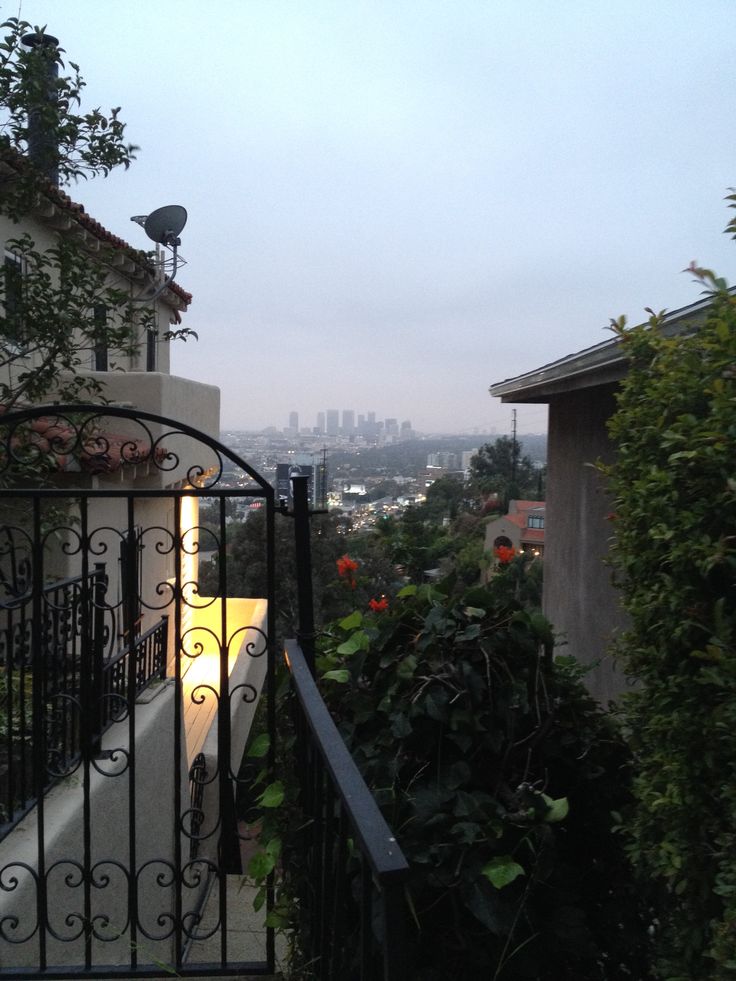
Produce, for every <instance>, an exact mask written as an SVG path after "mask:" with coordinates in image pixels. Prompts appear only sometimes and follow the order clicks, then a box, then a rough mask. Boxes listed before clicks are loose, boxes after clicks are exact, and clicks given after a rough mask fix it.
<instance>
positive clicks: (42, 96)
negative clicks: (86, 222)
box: [23, 33, 59, 187]
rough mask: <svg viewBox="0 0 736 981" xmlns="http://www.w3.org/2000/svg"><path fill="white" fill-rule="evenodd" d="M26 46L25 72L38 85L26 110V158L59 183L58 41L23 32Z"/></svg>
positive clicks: (48, 36) (57, 184)
mask: <svg viewBox="0 0 736 981" xmlns="http://www.w3.org/2000/svg"><path fill="white" fill-rule="evenodd" d="M23 44H24V45H25V46H26V47H27V48H28V49H29V52H28V66H27V69H26V70H27V71H28V72H29V73H30V74H31V79H30V80H31V81H32V82H34V81H36V82H37V84H38V97H37V102H36V105H35V106H33V105H32V106H30V107H29V110H28V157H29V159H30V161H31V163H32V164H33V166H34V167H36V169H37V170H39V171H40V172H41V173H42V174H44V176H45V177H48V179H49V180H50V181H51V183H52V184H55V185H56V186H57V187H58V186H59V147H58V144H57V141H56V136H55V135H54V129H55V126H54V123H55V122H56V121H58V113H59V103H58V92H57V86H56V80H57V79H58V77H59V62H58V49H59V41H58V39H57V38H55V37H52V36H51V35H50V34H42V33H35V34H26V35H25V37H24V38H23Z"/></svg>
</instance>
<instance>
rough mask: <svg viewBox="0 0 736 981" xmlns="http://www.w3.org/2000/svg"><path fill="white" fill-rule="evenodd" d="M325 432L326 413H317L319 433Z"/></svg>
mask: <svg viewBox="0 0 736 981" xmlns="http://www.w3.org/2000/svg"><path fill="white" fill-rule="evenodd" d="M324 431H325V414H324V412H318V413H317V432H319V433H323V432H324Z"/></svg>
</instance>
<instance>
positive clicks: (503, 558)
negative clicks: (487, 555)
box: [493, 545, 516, 565]
mask: <svg viewBox="0 0 736 981" xmlns="http://www.w3.org/2000/svg"><path fill="white" fill-rule="evenodd" d="M493 553H494V555H495V556H496V558H497V559H498V564H499V565H508V564H509V562H510V561H511V560H512V559H513V557H514V556H515V555H516V549H515V548H511V547H510V546H508V545H499V546H498V547H497V548H494V550H493Z"/></svg>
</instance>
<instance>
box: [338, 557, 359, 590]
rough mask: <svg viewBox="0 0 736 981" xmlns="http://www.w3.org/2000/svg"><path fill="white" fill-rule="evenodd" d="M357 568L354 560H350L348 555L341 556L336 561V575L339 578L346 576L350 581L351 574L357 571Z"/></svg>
mask: <svg viewBox="0 0 736 981" xmlns="http://www.w3.org/2000/svg"><path fill="white" fill-rule="evenodd" d="M357 568H358V563H357V562H356V561H355V559H351V558H350V556H349V555H342V556H341V557H340V558H339V559H338V560H337V574H338V575H339V576H342V577H345V576H348V577H349V578H350V579H352V578H353V573H354V572H355V571H356V570H357ZM353 588H354V587H353Z"/></svg>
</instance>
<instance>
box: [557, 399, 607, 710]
mask: <svg viewBox="0 0 736 981" xmlns="http://www.w3.org/2000/svg"><path fill="white" fill-rule="evenodd" d="M615 389H616V385H615V384H608V385H600V386H594V387H590V388H580V389H576V390H574V391H569V392H566V393H564V394H560V395H556V396H553V397H552V398H550V402H549V436H548V451H547V454H548V461H549V463H548V473H547V512H546V513H547V520H546V523H545V524H546V527H545V540H546V543H545V555H544V566H545V572H544V612H545V614H546V616H547V617H548V618H549V619H550V620H551V622H552V624H553V625H554V628H555V632H556V634H557V635H558V636H559V639H560V643H565V645H566V646H561V647H559V648H558V653H560V654H572V655H574V656H575V657H576V658H577V659H578V660H579V661H581V662H582V663H584V664H587V665H592V667H591V669H590V671H589V673H588V674H587V675H586V678H585V680H586V683H587V685H588V688H589V689H590V691H591V693H592V694H593V695H594V697H595V698H597V699H598V700H599V701H600V702H601V703H602V704H603V705H606V704H607V703H608V702H609V701H610V700H611V699H613V698H615V697H616V696H617V695H619V694H620V693H621V691H622V690H623V688H624V685H625V679H624V676H623V675H622V674H621V673H620V672H618V671H616V668H615V665H614V663H613V658H612V657H611V655H610V653H608V649H609V646H610V643H611V638H612V637H613V636H615V635H616V633H618V632H619V631H620V630H621V629H622V628H623V627H624V626H625V617H624V614H623V611H622V610H621V606H620V602H619V597H618V594H617V591H616V590H615V589H614V587H613V585H612V582H611V575H610V572H609V571H608V570H607V569H606V568H605V564H606V560H607V556H608V551H609V546H610V539H611V535H612V533H613V528H612V524H611V521H610V520H609V519H607V515H608V514H610V512H611V510H612V504H611V500H610V497H609V496H608V494H607V493H606V490H605V483H604V479H603V477H602V475H601V474H600V473H599V472H598V470H597V469H596V468H595V466H594V464H595V462H596V461H597V460H602V461H604V462H608V461H610V460H611V459H612V457H613V446H612V444H611V441H610V440H609V438H608V435H607V430H606V421H607V419H608V418H610V416H611V414H612V413H613V411H614V408H615V401H614V391H615Z"/></svg>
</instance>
